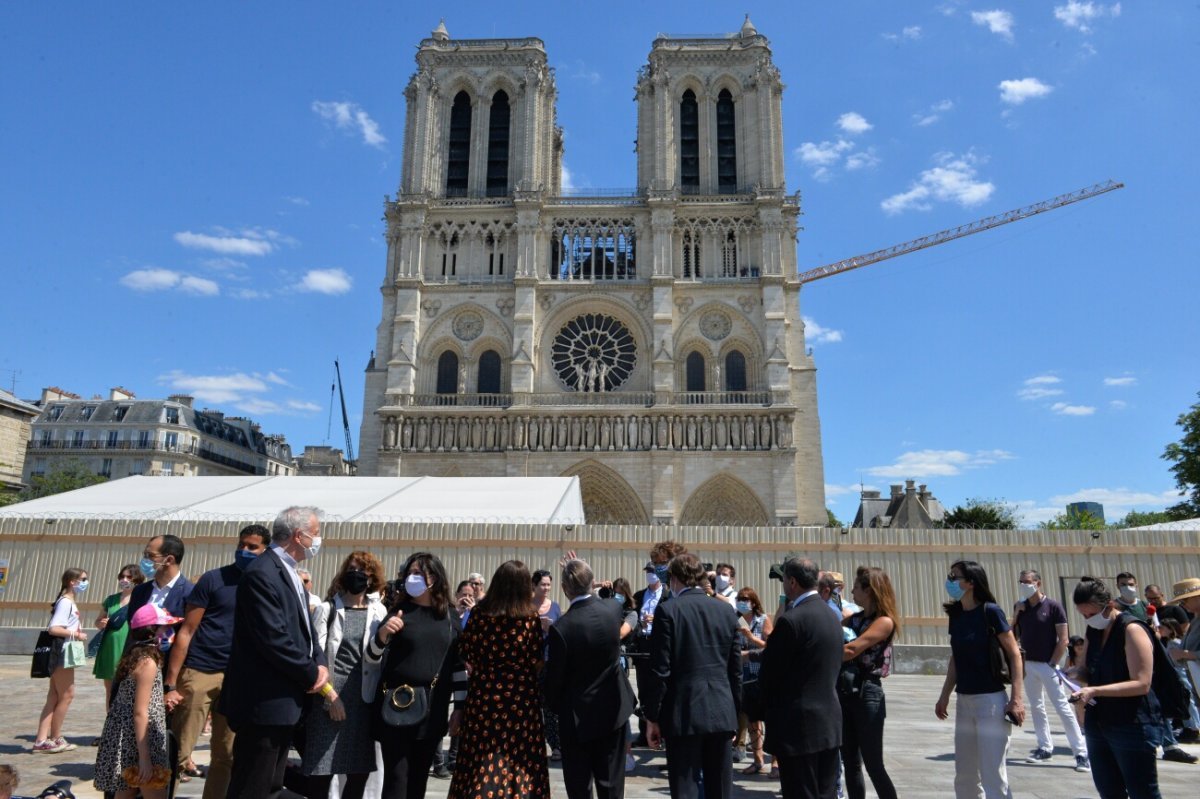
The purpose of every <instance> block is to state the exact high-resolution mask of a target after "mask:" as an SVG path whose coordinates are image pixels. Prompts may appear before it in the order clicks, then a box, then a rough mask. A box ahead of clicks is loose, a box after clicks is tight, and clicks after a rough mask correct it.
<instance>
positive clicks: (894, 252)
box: [799, 180, 1125, 283]
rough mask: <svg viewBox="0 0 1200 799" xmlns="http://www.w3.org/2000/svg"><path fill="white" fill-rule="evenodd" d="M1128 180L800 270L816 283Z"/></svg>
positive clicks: (802, 278) (1095, 193)
mask: <svg viewBox="0 0 1200 799" xmlns="http://www.w3.org/2000/svg"><path fill="white" fill-rule="evenodd" d="M1124 186H1125V184H1124V183H1117V182H1116V181H1114V180H1108V181H1105V182H1104V183H1097V184H1096V185H1094V186H1089V187H1088V188H1086V189H1079V190H1078V191H1072V192H1068V193H1066V194H1060V195H1058V196H1057V197H1055V198H1053V199H1051V200H1043V201H1042V202H1040V203H1034V204H1033V205H1026V206H1025V207H1024V208H1016V209H1014V210H1012V211H1005V212H1004V213H1002V214H997V215H996V216H988V217H984V218H983V219H978V220H976V221H974V222H971V223H969V224H966V225H959V226H958V227H956V228H950V229H949V230H943V231H941V232H939V233H933V234H931V235H929V236H922V237H921V238H919V239H913V240H912V241H906V242H904V243H903V244H896V245H894V246H892V247H887V248H885V249H882V250H876V251H875V252H870V253H867V254H865V255H856V256H854V257H853V258H846V259H845V260H842V261H838V262H837V263H832V264H826V265H825V266H818V267H817V268H816V269H809V270H808V271H807V272H801V273H800V276H799V277H800V282H801V283H812V282H813V281H814V280H820V279H821V278H825V277H833V276H834V275H840V274H841V273H842V272H849V271H850V270H851V269H858V268H860V267H864V266H870V265H871V264H874V263H878V262H880V261H886V260H887V259H888V258H895V257H896V256H898V255H907V254H908V253H910V252H916V251H917V250H923V249H925V248H926V247H936V246H937V245H939V244H945V243H946V242H948V241H953V240H954V239H961V238H962V237H963V236H970V235H971V234H972V233H982V232H983V231H985V230H991V229H992V228H995V227H1000V226H1001V225H1007V224H1008V223H1009V222H1016V221H1017V220H1020V219H1025V218H1027V217H1030V216H1036V215H1037V214H1042V213H1045V212H1046V211H1053V210H1054V209H1055V208H1062V207H1063V206H1064V205H1070V204H1071V203H1077V202H1079V201H1080V200H1088V199H1091V198H1092V197H1096V196H1099V195H1101V194H1105V193H1107V192H1110V191H1115V190H1117V189H1120V188H1124Z"/></svg>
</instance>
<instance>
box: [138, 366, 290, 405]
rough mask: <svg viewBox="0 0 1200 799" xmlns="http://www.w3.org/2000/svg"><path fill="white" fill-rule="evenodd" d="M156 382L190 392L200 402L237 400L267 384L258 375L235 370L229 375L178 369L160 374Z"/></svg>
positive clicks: (262, 389)
mask: <svg viewBox="0 0 1200 799" xmlns="http://www.w3.org/2000/svg"><path fill="white" fill-rule="evenodd" d="M158 382H160V383H165V384H166V385H167V386H168V387H170V388H171V389H173V390H175V391H180V392H183V393H185V394H190V395H191V396H193V397H195V398H196V399H198V400H201V401H202V402H238V401H240V400H242V398H243V397H244V396H245V395H246V394H247V393H261V392H264V391H266V390H267V384H266V383H265V382H264V381H263V380H262V379H261V378H259V377H256V376H254V375H248V374H246V373H244V372H236V373H234V374H231V375H192V374H188V373H186V372H183V371H181V370H179V369H175V370H172V371H170V372H167V373H166V374H164V375H160V376H159V378H158Z"/></svg>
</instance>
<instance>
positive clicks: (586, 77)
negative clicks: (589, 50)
mask: <svg viewBox="0 0 1200 799" xmlns="http://www.w3.org/2000/svg"><path fill="white" fill-rule="evenodd" d="M570 77H571V78H572V79H573V80H581V81H583V82H584V83H590V84H591V85H593V86H597V85H599V84H600V77H601V76H600V73H599V72H598V71H596V70H594V69H592V68H591V67H589V66H588V65H587V64H585V63H583V61H580V60H579V59H575V67H574V70H573V71H572V72H571V75H570Z"/></svg>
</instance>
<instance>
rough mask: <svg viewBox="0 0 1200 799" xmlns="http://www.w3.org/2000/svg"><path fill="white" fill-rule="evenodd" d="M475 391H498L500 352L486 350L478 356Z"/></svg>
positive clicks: (485, 392) (491, 392)
mask: <svg viewBox="0 0 1200 799" xmlns="http://www.w3.org/2000/svg"><path fill="white" fill-rule="evenodd" d="M476 391H477V392H478V393H480V394H499V393H500V354H499V353H497V352H496V351H495V350H488V351H487V352H485V353H483V355H480V356H479V386H478V388H477V389H476Z"/></svg>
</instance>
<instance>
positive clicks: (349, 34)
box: [0, 0, 1200, 521]
mask: <svg viewBox="0 0 1200 799" xmlns="http://www.w3.org/2000/svg"><path fill="white" fill-rule="evenodd" d="M744 11H749V12H750V14H751V18H752V19H753V21H754V23H755V25H756V26H757V27H758V29H759V31H760V32H761V33H763V34H764V35H766V36H767V37H768V38H769V39H770V40H771V44H772V48H773V51H774V57H775V62H776V64H777V65H778V67H779V68H780V70H781V72H782V74H783V79H784V82H785V83H786V84H787V89H786V91H785V93H784V136H785V144H786V148H787V169H788V186H789V189H790V190H796V189H799V190H800V191H801V192H802V193H803V213H804V215H803V217H802V219H801V222H802V225H803V228H804V229H803V231H802V232H801V233H800V236H799V241H798V253H799V260H800V263H801V267H802V268H808V267H813V266H818V265H820V264H823V263H827V262H830V261H836V260H838V259H841V258H844V257H847V256H850V255H855V254H858V253H861V252H867V251H870V250H874V249H876V248H879V247H883V246H887V245H891V244H895V243H898V242H902V241H905V240H908V239H911V238H915V237H917V236H920V235H924V234H926V233H930V232H933V231H936V230H940V229H943V228H947V227H952V226H955V225H958V224H961V223H963V222H967V221H970V220H973V219H976V218H978V217H982V216H986V215H989V214H993V213H997V212H1000V211H1003V210H1007V209H1009V208H1015V207H1018V206H1021V205H1025V204H1027V203H1031V202H1035V201H1038V200H1041V199H1045V198H1048V197H1052V196H1054V195H1056V194H1059V193H1062V192H1065V191H1069V190H1072V189H1077V188H1081V187H1084V186H1087V185H1090V184H1092V183H1094V182H1097V181H1100V180H1104V179H1108V178H1115V179H1118V180H1121V181H1124V182H1125V183H1126V184H1127V187H1126V188H1125V189H1123V190H1121V191H1119V192H1115V193H1113V194H1109V195H1106V196H1104V197H1101V198H1098V199H1094V200H1090V201H1088V202H1085V203H1081V204H1079V205H1075V206H1072V207H1070V208H1067V209H1063V210H1059V211H1055V212H1054V213H1052V214H1048V215H1045V216H1040V217H1037V218H1035V219H1032V220H1028V221H1025V222H1021V223H1017V224H1014V225H1009V226H1007V227H1003V228H1000V229H999V230H996V231H993V232H990V233H985V234H982V235H980V236H976V237H972V238H968V239H966V240H964V241H960V242H957V243H953V244H949V245H945V246H942V247H938V248H935V249H931V250H927V251H925V252H922V253H919V254H916V255H912V256H907V257H905V258H903V259H901V260H896V261H891V262H888V263H885V264H881V265H878V266H875V267H873V268H870V269H864V270H860V271H857V272H853V273H850V274H847V275H843V276H840V277H837V278H832V279H829V280H825V281H821V282H819V283H815V284H812V285H810V286H808V287H806V288H805V289H804V290H803V292H802V296H801V304H802V311H803V314H804V315H805V317H807V318H808V319H809V320H810V323H809V328H808V332H809V337H810V340H809V343H810V345H811V346H812V347H813V348H814V351H815V355H816V359H817V365H818V368H819V370H820V371H819V375H818V381H819V382H818V385H819V390H820V411H821V420H822V428H823V429H822V432H823V439H824V440H823V444H824V453H825V469H826V481H827V484H828V486H829V504H830V506H831V507H832V508H833V509H834V511H835V512H836V513H837V514H838V515H839V516H842V517H843V518H845V517H849V516H852V515H853V512H854V509H855V508H856V507H857V499H856V498H857V491H858V487H859V483H860V480H861V481H862V482H863V483H865V484H866V485H867V486H868V487H871V486H873V487H877V488H881V489H883V490H885V491H886V490H887V485H888V484H889V483H891V482H899V481H901V480H903V479H905V478H914V479H917V480H919V481H921V482H927V483H928V484H929V485H930V487H931V488H932V490H933V491H934V493H935V494H936V495H937V496H938V497H939V498H941V499H942V500H943V501H944V502H946V503H947V504H954V503H957V502H960V501H962V500H964V499H965V498H967V497H973V496H982V497H998V498H1003V499H1006V500H1008V501H1012V502H1017V503H1020V505H1021V506H1022V509H1023V512H1024V513H1025V514H1026V518H1027V519H1028V520H1029V521H1037V520H1039V519H1044V518H1046V517H1048V516H1049V515H1052V514H1053V513H1055V512H1058V511H1059V510H1060V509H1061V506H1062V505H1063V503H1064V502H1066V501H1069V500H1072V499H1097V500H1100V501H1102V502H1104V503H1105V505H1106V507H1107V510H1108V516H1109V518H1110V519H1111V518H1114V517H1116V516H1118V515H1120V514H1121V513H1123V512H1124V511H1126V510H1128V509H1130V508H1135V507H1136V508H1138V509H1152V508H1161V507H1163V506H1164V505H1165V504H1169V503H1170V502H1172V501H1173V498H1174V491H1173V486H1172V480H1171V477H1170V474H1169V473H1168V471H1167V469H1166V464H1165V463H1164V462H1163V461H1161V460H1160V458H1159V455H1160V454H1161V452H1162V449H1163V446H1164V445H1165V444H1166V443H1168V442H1169V441H1172V440H1175V439H1176V438H1177V432H1178V430H1177V428H1176V427H1175V426H1174V421H1175V418H1176V416H1177V415H1178V414H1179V413H1181V412H1182V411H1184V410H1185V409H1186V408H1187V407H1188V406H1189V405H1190V404H1191V403H1192V402H1194V401H1195V396H1196V391H1197V389H1200V380H1198V379H1197V378H1198V377H1200V368H1198V366H1200V358H1198V357H1197V346H1196V341H1197V340H1198V338H1200V336H1198V333H1200V323H1198V322H1197V314H1196V313H1195V312H1194V310H1193V309H1192V307H1191V304H1192V301H1193V300H1194V297H1195V295H1196V290H1197V288H1200V280H1198V279H1197V277H1196V267H1197V258H1196V255H1195V246H1194V243H1193V238H1194V236H1193V235H1192V234H1193V232H1194V230H1195V223H1194V221H1193V219H1192V217H1193V215H1194V213H1195V212H1196V210H1197V208H1198V207H1200V204H1198V203H1197V178H1198V177H1200V174H1198V173H1200V171H1198V170H1197V158H1196V145H1195V131H1196V130H1198V129H1200V124H1198V123H1200V118H1198V117H1200V111H1198V109H1200V96H1198V94H1200V90H1198V89H1197V85H1198V84H1197V82H1196V80H1195V76H1196V75H1197V74H1198V69H1197V67H1198V65H1200V58H1198V53H1197V31H1198V30H1200V25H1198V22H1200V11H1198V10H1197V7H1196V6H1195V5H1194V4H1185V3H1178V2H1165V1H1162V2H1138V3H1130V2H1126V3H1124V4H1113V3H1096V2H1076V1H1075V0H1052V1H1051V2H1044V3H1043V2H1000V3H984V2H967V1H966V0H963V1H961V2H955V1H954V0H950V1H949V2H944V3H941V2H937V0H934V2H929V3H891V2H839V3H828V2H821V3H816V2H805V3H763V2H752V3H743V4H742V5H739V6H736V7H735V6H732V5H729V4H725V3H709V2H686V3H685V2H670V1H667V2H658V3H652V4H651V3H627V2H610V3H606V4H603V5H597V4H594V3H582V2H556V3H541V2H537V3H535V2H521V3H516V2H514V3H510V4H504V5H501V4H496V3H474V2H463V3H452V2H445V3H441V4H427V5H421V4H413V3H404V2H376V3H367V2H362V3H339V4H333V3H311V2H310V3H282V2H257V3H253V4H232V3H206V4H192V5H188V6H186V7H184V6H180V5H178V4H140V5H136V6H135V5H133V4H109V3H103V4H101V3H86V4H85V3H42V4H33V3H22V4H18V3H5V4H3V5H2V6H0V108H3V109H4V112H3V115H0V153H3V156H2V157H3V161H2V164H3V168H2V169H0V178H2V179H0V234H2V238H3V243H4V244H3V250H2V252H0V264H3V275H4V277H3V285H4V289H3V295H2V296H3V302H2V303H0V305H2V307H3V316H4V319H5V322H6V324H5V328H6V331H7V335H6V336H5V337H4V346H3V347H0V370H2V371H0V384H2V385H3V386H4V387H5V388H9V387H10V386H11V381H12V379H13V375H12V371H14V370H15V371H17V372H18V374H16V389H17V394H18V395H19V396H22V397H34V396H36V395H37V394H38V392H39V390H40V389H41V387H42V386H47V385H60V386H62V387H63V388H66V389H68V390H72V391H75V392H77V393H79V394H83V395H85V396H90V395H91V394H93V393H99V392H104V391H106V390H107V389H108V388H109V387H110V386H113V385H118V384H119V385H124V386H126V387H128V388H131V389H133V390H134V391H136V392H137V393H138V394H139V396H142V397H157V396H164V395H166V394H167V393H171V392H175V391H189V392H191V393H194V394H196V395H197V396H198V397H199V400H200V404H202V405H208V406H212V407H218V408H221V409H222V410H225V411H226V412H227V413H245V414H249V415H251V416H253V417H254V418H256V419H258V420H260V421H261V422H262V423H263V425H264V428H265V429H266V430H267V431H269V432H281V433H285V434H286V435H287V437H288V440H289V441H290V442H291V443H292V445H293V447H294V448H295V449H296V450H297V451H299V450H300V449H301V448H302V447H303V445H305V444H320V443H324V442H326V441H327V440H328V442H329V443H332V444H334V445H339V446H340V444H341V440H342V437H341V433H340V431H339V429H338V423H337V420H336V417H335V423H334V427H333V433H332V435H331V436H329V437H328V439H327V437H326V430H327V418H328V417H327V414H328V403H329V387H330V382H331V378H332V371H333V369H332V363H333V359H334V358H335V357H340V358H341V359H342V364H343V375H344V377H345V379H346V391H347V402H348V404H349V406H350V408H351V411H352V414H353V418H352V420H351V424H352V427H353V431H354V435H355V441H356V442H357V435H358V424H359V419H360V417H361V397H362V371H361V370H362V369H363V367H364V366H365V364H366V361H367V358H368V355H369V351H370V349H371V346H372V342H373V341H374V328H375V325H376V323H377V320H378V315H379V311H380V300H379V294H378V286H379V283H380V280H381V278H382V274H383V265H384V264H383V261H384V254H385V248H384V243H383V240H382V237H381V231H382V227H381V223H380V221H379V218H380V215H381V208H382V206H381V201H382V199H383V196H384V194H388V193H392V192H394V191H395V188H396V185H397V184H398V182H399V176H400V139H401V137H402V131H403V120H404V104H403V94H402V91H403V88H404V85H405V83H406V82H407V80H408V77H409V75H410V74H411V72H412V71H413V60H412V57H413V53H414V49H415V45H416V44H417V43H418V42H419V40H420V39H421V38H423V37H425V36H427V35H428V33H429V31H430V30H431V29H432V28H433V27H434V26H435V25H436V24H437V22H438V19H439V18H440V17H445V20H446V25H447V27H448V28H449V30H450V33H451V35H452V36H454V37H461V38H472V37H493V36H526V35H533V36H539V37H541V38H542V39H543V40H544V41H545V43H546V49H547V51H548V53H549V56H550V60H551V63H552V64H553V65H554V66H555V67H556V68H557V74H558V88H559V103H558V118H559V123H560V124H561V125H562V126H563V128H564V130H565V132H566V148H567V149H566V159H565V163H566V166H567V168H568V169H569V173H570V182H571V183H572V184H573V185H575V186H579V187H583V186H593V187H632V186H633V185H634V183H635V156H634V153H633V139H634V135H635V131H634V123H635V113H636V108H635V105H634V103H633V102H632V97H633V84H634V81H635V75H636V71H637V69H638V67H639V66H640V65H641V64H643V63H644V61H645V58H646V55H647V53H648V52H649V49H650V43H651V42H652V40H653V39H654V38H655V36H656V34H657V33H658V32H668V33H703V32H722V31H733V30H736V29H737V28H738V27H739V26H740V25H741V22H742V13H743V12H744Z"/></svg>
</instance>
